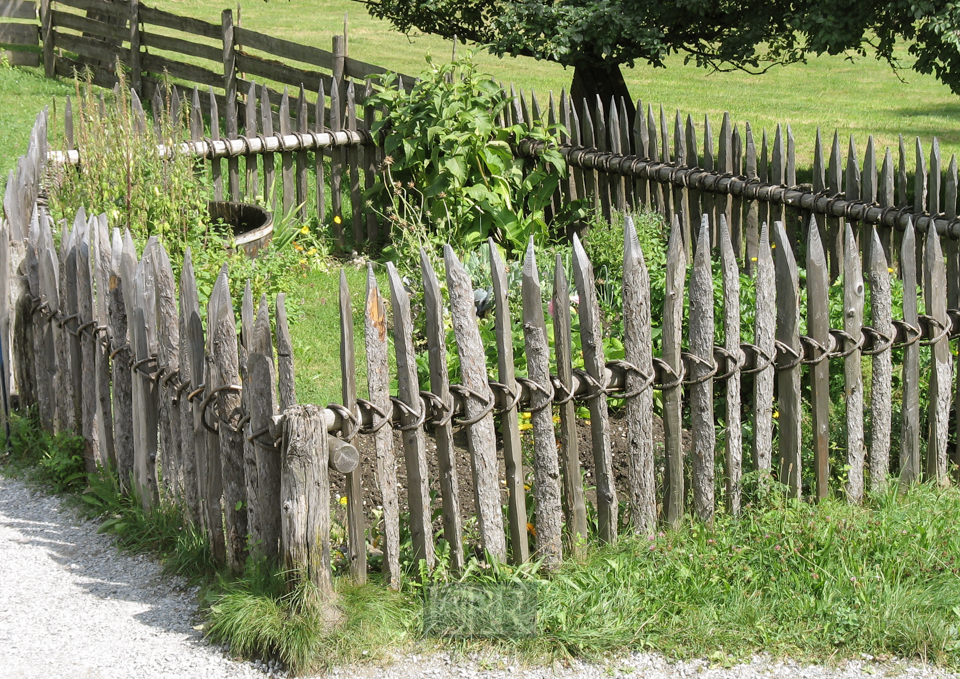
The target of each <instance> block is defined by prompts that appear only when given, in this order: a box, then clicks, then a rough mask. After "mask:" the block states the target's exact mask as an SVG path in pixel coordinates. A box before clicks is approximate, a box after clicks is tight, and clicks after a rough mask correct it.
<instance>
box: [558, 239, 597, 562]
mask: <svg viewBox="0 0 960 679" xmlns="http://www.w3.org/2000/svg"><path fill="white" fill-rule="evenodd" d="M553 271H554V273H553V299H552V304H553V350H554V355H555V357H556V364H557V377H558V378H559V380H560V383H562V385H563V388H564V389H566V390H567V391H568V392H569V393H572V389H573V333H572V328H571V326H572V321H571V318H570V311H571V305H570V281H569V279H568V278H567V274H566V271H564V268H563V256H562V255H560V254H559V253H558V254H557V259H556V263H555V265H554V270H553ZM564 400H565V401H566V402H565V403H561V404H560V408H559V410H560V468H561V470H562V471H563V509H564V512H565V513H566V517H567V528H568V537H569V541H570V545H571V547H572V552H573V553H574V554H575V555H579V554H581V553H582V552H583V548H584V545H585V544H586V543H585V541H586V539H587V535H588V534H587V510H586V502H585V500H584V497H583V472H582V470H581V467H580V445H579V441H578V440H577V406H576V404H575V403H574V402H573V399H572V398H570V399H567V398H566V397H564Z"/></svg>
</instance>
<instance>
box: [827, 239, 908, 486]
mask: <svg viewBox="0 0 960 679" xmlns="http://www.w3.org/2000/svg"><path fill="white" fill-rule="evenodd" d="M870 239H871V246H870V268H869V272H870V310H871V323H872V325H873V329H874V330H875V331H876V333H877V335H878V338H877V339H880V338H883V337H893V333H894V328H893V322H892V318H891V313H892V310H891V306H892V304H893V300H892V291H891V287H892V286H891V282H890V271H889V269H888V266H887V258H886V256H885V253H884V248H883V243H882V242H881V240H880V236H879V235H878V234H877V230H876V228H872V229H871V233H870ZM808 276H809V274H808ZM881 341H882V340H881ZM890 344H891V342H888V343H887V344H886V346H884V347H883V348H881V349H880V351H879V352H877V353H874V355H873V366H872V367H873V377H872V387H871V399H870V400H871V415H872V416H871V421H872V425H873V431H872V432H871V434H870V489H871V490H873V491H875V492H879V491H883V490H884V489H885V488H886V486H887V475H888V474H889V473H890V420H891V412H890V411H891V401H892V398H893V394H892V381H893V350H892V349H891V348H890Z"/></svg>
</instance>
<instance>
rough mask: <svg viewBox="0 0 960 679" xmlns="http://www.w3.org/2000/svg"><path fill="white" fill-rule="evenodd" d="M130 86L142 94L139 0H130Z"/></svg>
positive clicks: (138, 93)
mask: <svg viewBox="0 0 960 679" xmlns="http://www.w3.org/2000/svg"><path fill="white" fill-rule="evenodd" d="M129 66H130V88H131V89H132V90H133V91H134V92H136V93H137V95H139V96H142V95H143V86H142V84H141V79H142V74H141V71H142V69H141V67H140V0H130V64H129Z"/></svg>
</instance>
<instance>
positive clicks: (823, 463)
mask: <svg viewBox="0 0 960 679" xmlns="http://www.w3.org/2000/svg"><path fill="white" fill-rule="evenodd" d="M818 139H819V136H818ZM814 176H815V177H816V174H815V175H814ZM814 181H816V179H815V180H814ZM829 332H830V271H829V268H828V264H827V255H826V253H825V252H824V249H823V241H822V239H821V237H820V227H819V226H818V225H817V220H816V219H815V218H814V217H813V216H812V215H811V216H810V222H809V227H808V229H807V334H808V335H809V336H810V337H812V338H813V339H814V340H816V341H817V342H818V343H819V344H820V346H822V347H825V348H829V346H830V344H829V341H830V335H829ZM818 361H819V362H817V363H814V364H812V365H811V366H810V415H811V422H812V426H813V469H814V477H815V479H816V489H815V496H814V497H816V499H817V500H824V499H826V497H827V495H828V494H829V493H830V486H829V483H830V468H829V464H830V359H829V358H828V357H827V355H826V349H825V350H824V355H823V356H822V357H819V358H818Z"/></svg>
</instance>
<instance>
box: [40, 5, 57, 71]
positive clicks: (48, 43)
mask: <svg viewBox="0 0 960 679" xmlns="http://www.w3.org/2000/svg"><path fill="white" fill-rule="evenodd" d="M51 3H52V0H40V36H41V40H42V41H43V75H44V77H47V78H53V77H56V74H57V65H56V53H55V52H54V45H53V15H51V14H50V10H51V7H50V5H51Z"/></svg>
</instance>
